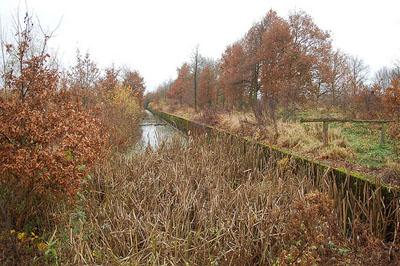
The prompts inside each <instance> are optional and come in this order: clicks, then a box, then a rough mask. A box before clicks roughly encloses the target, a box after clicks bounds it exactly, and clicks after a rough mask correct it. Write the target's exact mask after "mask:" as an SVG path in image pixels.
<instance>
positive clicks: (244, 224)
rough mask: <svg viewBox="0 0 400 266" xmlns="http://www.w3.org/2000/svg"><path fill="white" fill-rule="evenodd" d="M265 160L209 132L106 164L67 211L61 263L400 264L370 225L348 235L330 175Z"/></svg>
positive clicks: (59, 233)
mask: <svg viewBox="0 0 400 266" xmlns="http://www.w3.org/2000/svg"><path fill="white" fill-rule="evenodd" d="M259 155H260V150H259V148H257V146H252V145H247V146H246V147H244V146H243V143H242V142H240V141H236V140H234V139H232V138H227V137H223V136H216V137H215V138H210V137H207V136H205V135H203V136H200V137H196V138H189V140H188V141H186V142H185V143H182V142H181V141H179V140H173V141H172V142H170V143H169V144H165V145H162V146H161V147H160V149H158V150H156V151H153V150H151V149H147V150H146V151H145V152H144V153H142V154H138V155H136V156H134V157H133V158H127V157H126V156H124V155H118V156H114V157H113V158H110V159H108V160H106V161H105V163H104V164H103V165H102V166H101V167H99V168H98V169H97V170H96V171H95V173H94V174H93V176H92V178H91V180H90V181H89V182H88V184H87V187H86V189H85V191H84V192H82V194H81V197H80V200H79V204H78V206H77V207H76V208H75V209H74V210H73V211H67V210H65V211H63V212H60V213H59V216H58V223H57V228H58V229H57V230H56V231H55V232H54V236H55V238H57V239H58V240H59V241H58V242H57V256H56V258H54V261H56V262H58V263H60V264H63V265H76V264H79V265H85V264H87V265H368V264H369V265H379V264H381V265H390V264H393V265H397V264H398V262H399V260H398V250H397V249H396V248H397V247H398V245H397V244H396V243H397V242H396V241H393V242H392V243H389V244H387V243H386V244H385V243H384V242H383V241H381V240H380V239H378V238H376V237H375V236H374V234H373V228H371V227H372V225H370V224H368V223H365V222H363V220H362V219H355V220H354V221H351V225H352V228H354V230H353V231H354V234H353V235H354V237H348V235H346V234H343V227H345V226H346V225H347V223H342V222H340V221H341V220H340V217H339V216H338V213H339V214H340V212H339V211H336V209H335V208H334V207H335V206H337V205H338V203H337V202H335V201H333V200H331V199H330V198H329V193H331V192H330V191H333V189H334V186H333V185H332V184H329V183H327V182H325V183H324V182H322V181H321V180H323V179H322V178H321V179H318V180H320V181H318V182H316V179H315V178H310V177H309V176H308V174H307V173H306V172H303V173H301V171H298V170H297V165H296V162H295V161H292V160H290V159H288V158H274V157H273V156H272V155H271V156H272V157H270V158H268V159H267V158H262V159H260V156H259ZM344 200H347V199H346V198H345V199H344ZM344 206H350V205H346V204H344ZM346 208H347V207H345V208H344V209H343V210H342V214H343V213H344V215H345V214H346V213H345V212H346V211H349V210H347V209H346ZM361 208H362V207H359V209H361ZM352 211H356V210H352ZM359 212H362V209H361V210H359ZM346 217H347V216H346ZM360 217H361V216H360ZM371 219H374V217H372V218H371ZM345 220H346V219H345ZM367 222H368V221H367ZM356 228H357V230H358V231H357V230H355V229H356ZM353 235H352V236H353Z"/></svg>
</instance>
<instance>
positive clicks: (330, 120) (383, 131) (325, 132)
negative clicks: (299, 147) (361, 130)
mask: <svg viewBox="0 0 400 266" xmlns="http://www.w3.org/2000/svg"><path fill="white" fill-rule="evenodd" d="M305 122H311V123H313V122H322V123H323V126H322V128H323V136H322V137H323V142H324V147H327V146H328V124H329V123H333V122H342V123H346V122H351V123H378V124H382V129H381V142H382V143H385V135H386V123H391V122H394V120H359V119H350V118H330V117H329V118H309V119H303V118H302V119H300V123H305Z"/></svg>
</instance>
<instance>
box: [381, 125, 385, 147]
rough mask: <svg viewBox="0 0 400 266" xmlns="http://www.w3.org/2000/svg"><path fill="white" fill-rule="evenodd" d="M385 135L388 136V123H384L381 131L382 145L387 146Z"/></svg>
mask: <svg viewBox="0 0 400 266" xmlns="http://www.w3.org/2000/svg"><path fill="white" fill-rule="evenodd" d="M385 135H386V123H382V129H381V143H382V144H385Z"/></svg>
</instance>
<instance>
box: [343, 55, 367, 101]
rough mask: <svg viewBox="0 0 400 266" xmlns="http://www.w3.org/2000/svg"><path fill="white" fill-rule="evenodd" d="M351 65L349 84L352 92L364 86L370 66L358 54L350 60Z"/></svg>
mask: <svg viewBox="0 0 400 266" xmlns="http://www.w3.org/2000/svg"><path fill="white" fill-rule="evenodd" d="M348 65H349V70H350V71H349V79H348V86H349V89H350V92H351V93H353V94H354V93H356V92H357V91H359V90H361V89H363V88H364V86H365V85H366V83H367V81H368V75H369V66H368V65H366V64H365V62H364V60H362V59H361V58H359V57H357V56H351V57H349V60H348Z"/></svg>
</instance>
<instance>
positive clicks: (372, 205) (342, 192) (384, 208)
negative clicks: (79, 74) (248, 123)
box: [150, 110, 399, 238]
mask: <svg viewBox="0 0 400 266" xmlns="http://www.w3.org/2000/svg"><path fill="white" fill-rule="evenodd" d="M150 111H151V112H152V113H154V114H156V115H158V116H159V117H161V118H163V119H164V120H165V121H167V122H168V123H170V124H171V125H172V126H174V127H176V128H177V129H179V130H181V131H183V132H184V133H186V134H191V135H195V134H203V133H207V134H217V135H221V134H223V135H225V136H228V137H230V138H231V139H235V140H239V141H242V142H243V149H244V150H246V145H257V146H258V148H259V149H260V150H261V152H259V153H258V154H259V155H258V156H262V157H263V159H266V160H268V158H275V159H276V160H279V158H289V159H290V160H293V161H295V164H294V165H295V167H296V170H297V171H299V172H300V173H304V174H307V175H308V176H310V178H313V179H314V180H315V182H325V183H327V182H328V183H330V185H329V186H330V187H331V189H330V191H328V193H330V194H331V196H332V197H333V198H334V200H335V204H336V205H337V206H338V208H339V210H338V213H339V216H342V217H341V219H343V220H344V221H345V222H344V223H345V226H344V227H345V228H346V224H347V223H348V221H347V220H348V219H349V218H350V220H351V219H352V217H353V215H352V212H354V208H357V204H361V205H364V206H367V207H368V208H369V209H368V213H365V214H364V215H362V216H365V217H364V218H366V219H370V220H375V225H374V226H375V227H376V228H375V230H376V231H379V233H377V234H378V235H379V236H381V237H385V238H388V234H390V233H392V231H393V228H392V227H393V226H394V225H393V223H394V222H395V221H394V219H397V218H396V217H394V216H393V215H394V208H397V205H398V202H395V201H396V200H398V197H397V195H398V192H399V189H397V188H393V187H390V186H388V185H385V184H382V183H380V182H379V179H377V178H374V177H371V176H367V175H365V174H363V173H360V172H353V171H348V170H346V169H344V168H335V167H331V166H329V165H327V164H324V163H320V162H316V161H314V160H312V159H310V158H307V157H305V156H301V155H297V154H293V153H292V152H290V151H287V150H284V149H281V148H278V147H274V146H270V145H267V144H261V143H256V142H254V141H252V140H250V139H246V138H242V137H239V136H237V135H235V134H232V133H230V132H225V131H221V130H218V129H216V128H214V127H211V126H208V125H204V124H201V123H197V122H194V121H191V120H188V119H185V118H183V117H179V116H176V115H173V114H169V113H165V112H159V111H156V110H150ZM343 201H346V202H345V203H344V204H343ZM353 201H358V203H354V202H353ZM347 205H348V206H347ZM364 212H365V211H364ZM367 216H370V217H367ZM389 238H390V236H389Z"/></svg>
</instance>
